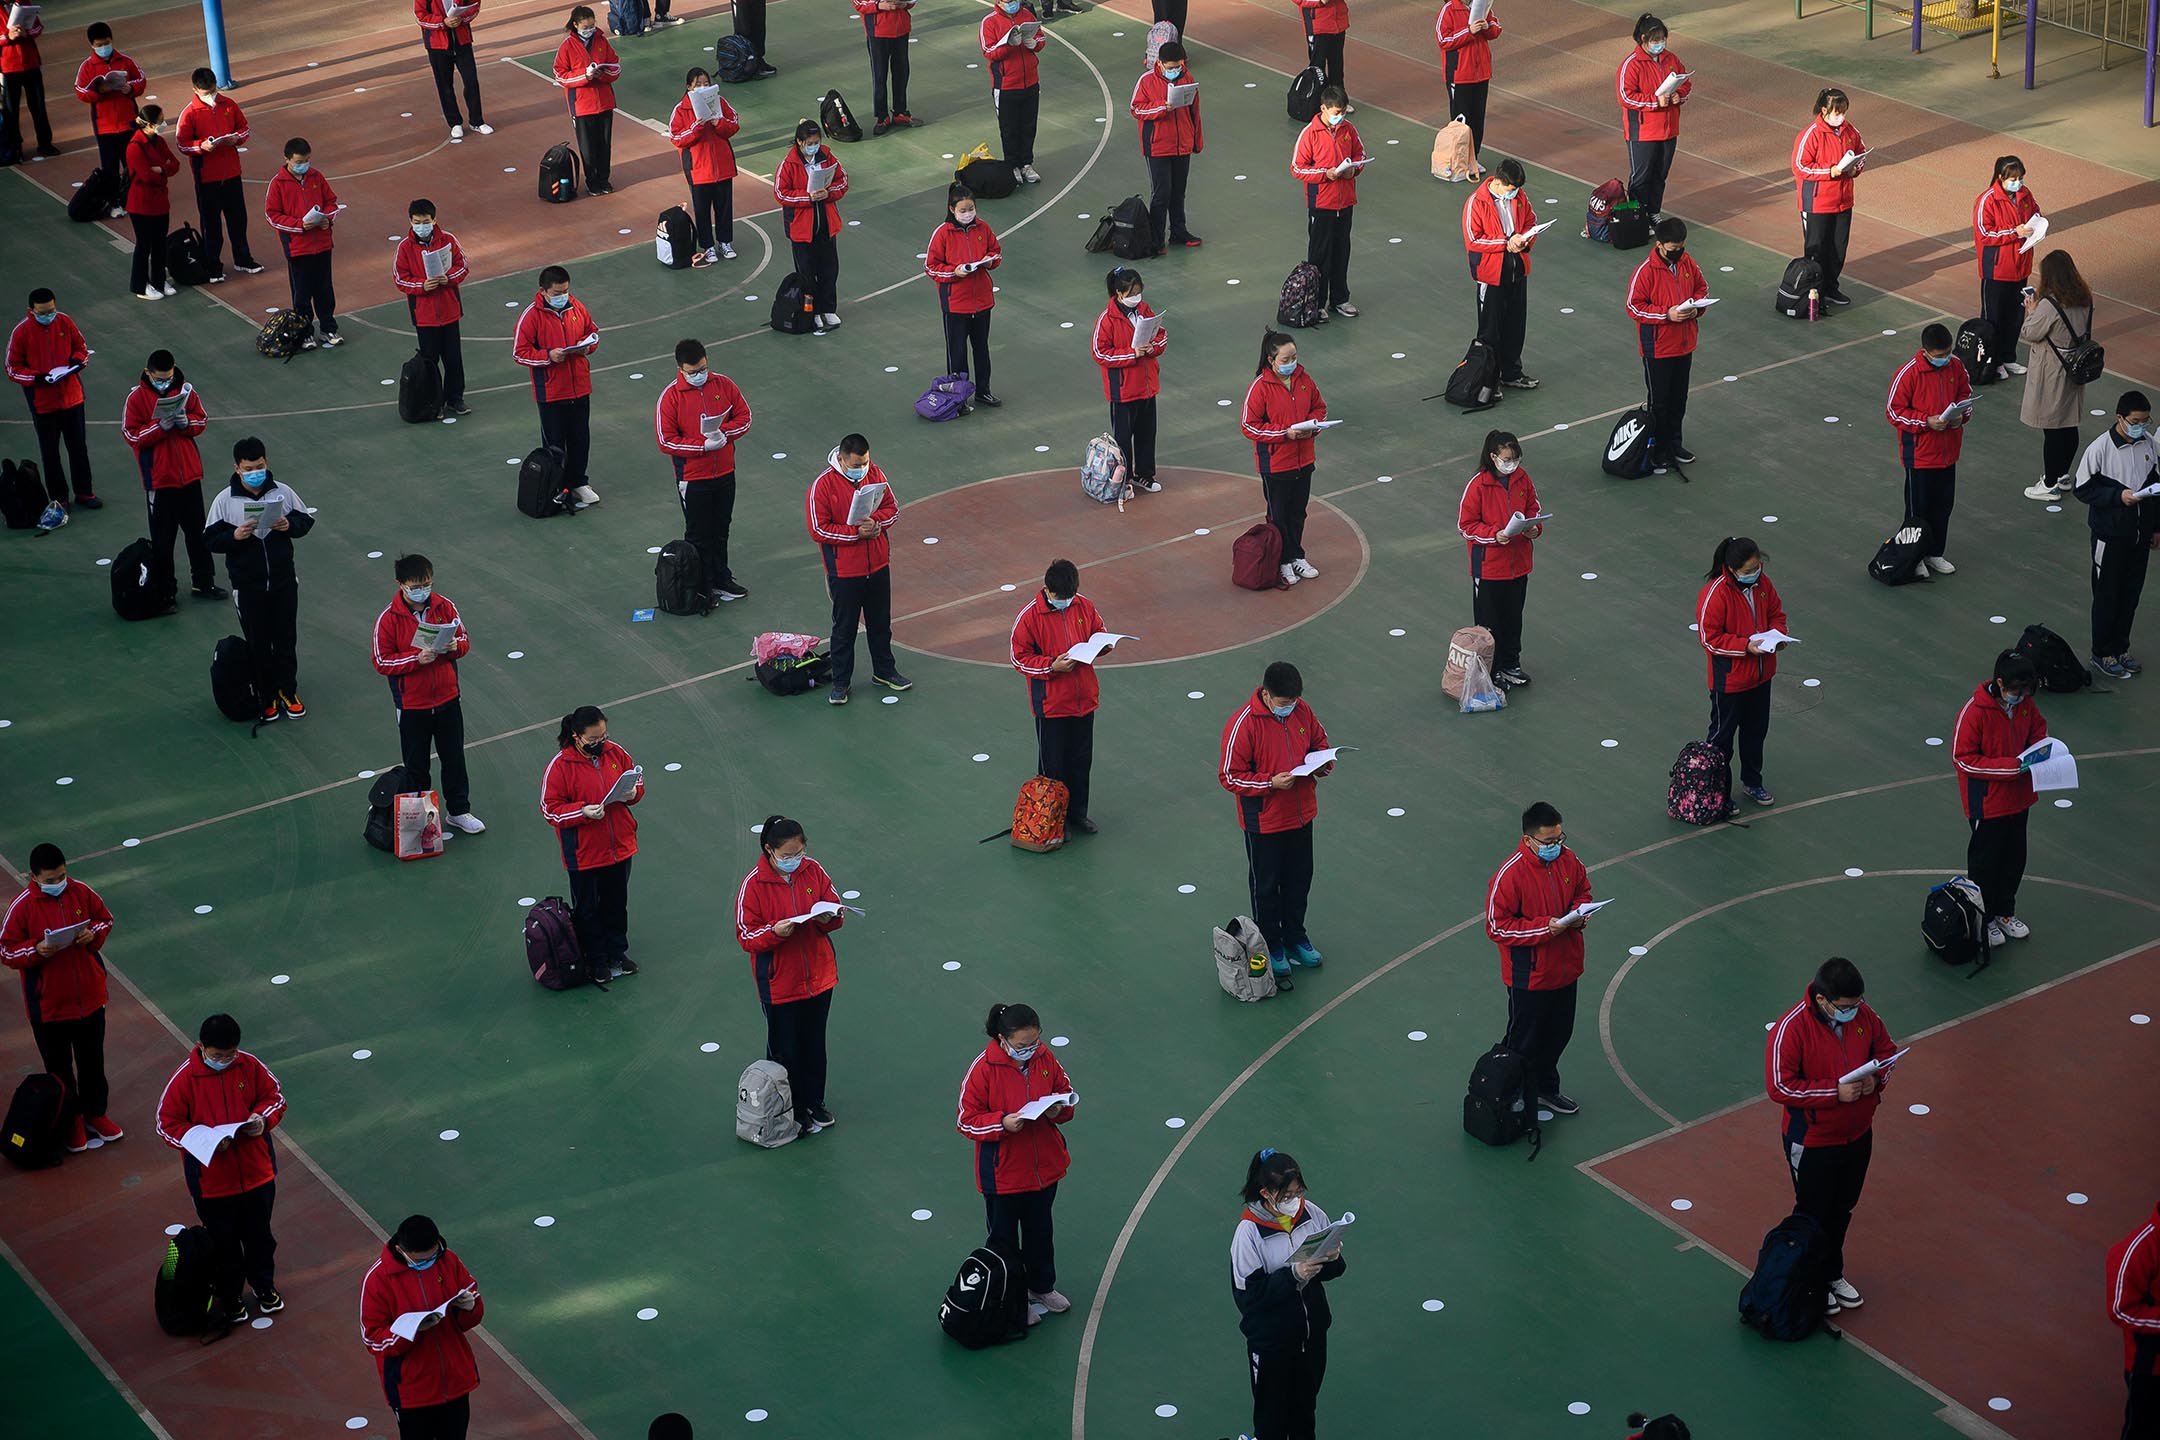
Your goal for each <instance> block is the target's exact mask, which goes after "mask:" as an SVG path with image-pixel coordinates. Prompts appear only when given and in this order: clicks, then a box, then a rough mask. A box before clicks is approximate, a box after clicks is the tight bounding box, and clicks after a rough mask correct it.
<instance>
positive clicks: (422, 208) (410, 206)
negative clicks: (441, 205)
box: [405, 195, 435, 219]
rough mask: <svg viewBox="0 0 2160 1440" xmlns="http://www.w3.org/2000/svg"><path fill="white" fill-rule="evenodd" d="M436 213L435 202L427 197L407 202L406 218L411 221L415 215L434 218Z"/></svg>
mask: <svg viewBox="0 0 2160 1440" xmlns="http://www.w3.org/2000/svg"><path fill="white" fill-rule="evenodd" d="M434 213H435V202H434V201H433V200H430V199H428V198H427V197H426V196H425V195H423V196H421V197H420V198H419V199H417V200H408V201H406V202H405V216H406V218H407V219H411V218H412V217H413V216H415V215H428V216H432V215H434Z"/></svg>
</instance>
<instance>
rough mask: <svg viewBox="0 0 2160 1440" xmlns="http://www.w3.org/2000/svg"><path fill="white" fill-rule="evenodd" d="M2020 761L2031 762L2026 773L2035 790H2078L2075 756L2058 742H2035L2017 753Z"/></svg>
mask: <svg viewBox="0 0 2160 1440" xmlns="http://www.w3.org/2000/svg"><path fill="white" fill-rule="evenodd" d="M2018 758H2019V759H2020V760H2030V761H2031V762H2032V764H2031V766H2030V767H2029V769H2028V771H2027V773H2028V774H2030V775H2031V776H2032V782H2033V789H2035V790H2075V789H2077V788H2078V774H2077V756H2075V755H2072V754H2071V753H2070V747H2069V746H2067V745H2065V744H2063V743H2062V741H2060V740H2035V741H2034V742H2033V743H2032V744H2030V745H2028V746H2026V747H2025V748H2024V749H2023V750H2020V751H2019V752H2018Z"/></svg>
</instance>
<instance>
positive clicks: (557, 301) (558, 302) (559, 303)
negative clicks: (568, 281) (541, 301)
mask: <svg viewBox="0 0 2160 1440" xmlns="http://www.w3.org/2000/svg"><path fill="white" fill-rule="evenodd" d="M547 303H548V308H549V309H550V310H560V309H562V308H563V307H564V306H566V305H568V304H569V303H570V292H569V291H567V290H565V291H563V293H562V294H560V295H550V296H548V297H547Z"/></svg>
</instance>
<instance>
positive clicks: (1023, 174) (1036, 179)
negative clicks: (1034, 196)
mask: <svg viewBox="0 0 2160 1440" xmlns="http://www.w3.org/2000/svg"><path fill="white" fill-rule="evenodd" d="M1020 178H1021V179H1022V180H1024V181H1026V182H1027V183H1028V184H1030V185H1040V184H1041V183H1042V176H1040V175H1038V174H1036V173H1035V167H1034V166H1033V165H1022V166H1021V167H1020Z"/></svg>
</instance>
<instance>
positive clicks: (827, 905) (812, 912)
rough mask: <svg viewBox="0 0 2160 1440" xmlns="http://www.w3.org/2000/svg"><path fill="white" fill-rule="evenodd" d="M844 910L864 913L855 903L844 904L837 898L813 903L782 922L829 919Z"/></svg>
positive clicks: (806, 922) (807, 921)
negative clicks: (798, 913)
mask: <svg viewBox="0 0 2160 1440" xmlns="http://www.w3.org/2000/svg"><path fill="white" fill-rule="evenodd" d="M843 910H844V911H846V912H847V913H848V914H850V915H861V914H863V913H864V912H863V911H861V910H858V909H856V908H855V907H854V906H853V905H842V904H841V903H840V902H839V901H837V900H820V901H818V902H817V904H815V905H812V906H811V907H810V908H809V909H808V910H805V911H804V912H803V913H802V914H800V915H790V916H788V917H787V919H785V920H783V921H782V922H780V923H782V924H783V925H807V924H809V923H810V922H811V921H812V920H824V919H828V918H830V917H832V916H834V915H838V914H839V913H840V912H841V911H843Z"/></svg>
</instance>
